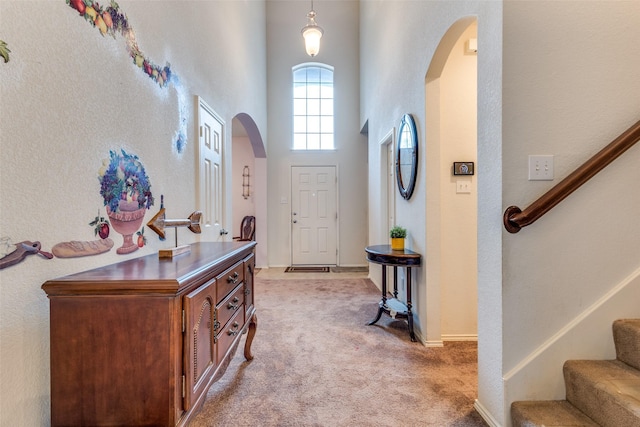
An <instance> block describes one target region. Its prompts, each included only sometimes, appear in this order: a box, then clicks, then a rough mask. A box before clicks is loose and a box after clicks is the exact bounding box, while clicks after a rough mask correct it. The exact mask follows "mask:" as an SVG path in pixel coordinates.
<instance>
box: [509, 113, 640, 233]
mask: <svg viewBox="0 0 640 427" xmlns="http://www.w3.org/2000/svg"><path fill="white" fill-rule="evenodd" d="M639 140H640V121H638V122H637V123H635V124H634V125H633V126H631V127H630V128H629V129H627V130H626V131H624V132H623V133H622V134H621V135H620V136H619V137H617V138H616V139H614V140H613V141H612V142H611V143H610V144H609V145H607V146H606V147H604V148H603V149H602V150H600V151H599V152H598V153H596V154H595V155H594V156H593V157H592V158H590V159H589V160H587V161H586V162H585V163H583V164H582V166H580V167H578V168H577V169H576V170H575V171H573V172H572V173H571V174H570V175H569V176H567V177H566V178H565V179H563V180H562V181H560V182H559V183H558V184H556V185H555V187H553V188H552V189H551V190H549V191H547V192H546V193H545V194H543V195H542V196H541V197H540V198H539V199H538V200H536V201H535V202H533V203H532V204H531V205H530V206H529V207H528V208H526V209H525V210H524V211H523V210H520V208H519V207H517V206H509V207H508V208H507V209H506V210H505V211H504V215H503V216H502V220H503V223H504V228H506V230H507V231H508V232H509V233H517V232H518V231H520V229H521V228H522V227H526V226H527V225H531V224H533V223H534V222H536V221H537V220H538V219H539V218H540V217H542V216H543V215H544V214H545V213H547V212H548V211H550V210H551V208H553V207H554V206H555V205H557V204H558V203H560V202H561V201H562V200H564V199H565V198H566V197H567V196H569V195H570V194H571V193H573V192H574V191H576V190H577V189H578V188H580V186H581V185H582V184H584V183H585V182H587V181H588V180H589V179H591V177H593V176H594V175H596V174H597V173H598V172H600V171H601V170H602V169H604V168H605V167H606V166H607V165H608V164H609V163H611V162H613V161H614V160H615V159H617V158H618V157H620V156H621V155H622V154H623V153H624V152H625V151H627V150H628V149H629V148H631V147H632V146H633V145H634V144H635V143H636V142H638V141H639Z"/></svg>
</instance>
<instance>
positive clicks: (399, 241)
mask: <svg viewBox="0 0 640 427" xmlns="http://www.w3.org/2000/svg"><path fill="white" fill-rule="evenodd" d="M389 237H391V249H392V250H394V251H402V250H404V239H405V238H406V237H407V229H406V228H402V227H400V226H399V225H396V226H394V227H393V228H392V229H391V230H390V231H389Z"/></svg>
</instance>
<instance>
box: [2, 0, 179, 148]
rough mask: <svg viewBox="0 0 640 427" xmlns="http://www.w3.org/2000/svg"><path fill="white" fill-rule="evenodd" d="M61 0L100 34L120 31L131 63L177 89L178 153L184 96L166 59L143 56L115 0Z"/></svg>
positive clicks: (176, 138)
mask: <svg viewBox="0 0 640 427" xmlns="http://www.w3.org/2000/svg"><path fill="white" fill-rule="evenodd" d="M65 1H66V3H67V4H68V5H69V6H70V7H71V8H73V9H75V10H76V11H78V13H79V14H80V16H82V17H83V18H84V19H85V20H86V21H87V22H89V23H90V24H91V25H92V26H93V27H95V28H97V29H98V30H99V31H100V34H102V35H103V36H104V35H105V34H108V35H110V36H112V37H113V38H114V39H115V37H116V34H120V35H122V36H123V37H124V38H125V40H126V45H127V52H128V53H129V56H130V57H131V59H132V60H133V63H134V64H135V65H136V66H137V67H138V68H140V69H141V70H142V71H143V72H144V73H145V74H147V76H149V78H150V79H152V80H153V81H154V82H156V83H157V84H158V85H159V86H160V87H161V88H164V87H167V85H168V84H169V82H171V83H173V85H174V87H175V88H176V91H177V92H178V110H179V111H178V114H179V115H180V120H179V125H178V130H177V131H176V136H175V149H176V151H177V152H178V153H182V151H183V150H184V147H185V146H186V144H187V138H186V126H187V120H186V118H185V117H184V115H185V111H186V108H185V107H184V102H185V101H184V98H185V97H184V95H183V94H182V93H181V90H180V88H179V84H180V83H179V79H178V78H177V76H176V75H174V74H173V72H172V71H171V65H170V64H169V63H168V62H167V64H166V65H165V66H164V67H161V66H159V65H157V64H155V63H154V62H153V61H151V60H150V59H149V58H147V57H145V56H144V54H143V53H142V51H141V50H140V48H139V47H138V43H137V42H136V36H135V32H134V31H133V28H132V27H131V25H130V24H129V20H128V19H127V16H126V15H125V14H124V13H122V12H121V11H120V6H119V5H118V3H116V2H115V0H111V2H110V3H109V5H108V6H106V7H104V6H101V5H100V4H99V3H98V2H97V1H93V0H65ZM5 62H6V61H5Z"/></svg>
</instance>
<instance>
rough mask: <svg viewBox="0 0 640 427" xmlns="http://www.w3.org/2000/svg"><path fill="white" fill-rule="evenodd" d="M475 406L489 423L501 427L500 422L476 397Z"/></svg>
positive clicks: (491, 426) (492, 426) (491, 425)
mask: <svg viewBox="0 0 640 427" xmlns="http://www.w3.org/2000/svg"><path fill="white" fill-rule="evenodd" d="M473 407H474V409H475V410H476V411H477V412H478V414H480V416H481V417H482V419H483V420H485V422H486V423H487V424H489V426H490V427H501V426H500V424H499V423H498V422H497V421H496V420H495V419H494V418H493V417H492V416H491V414H490V413H489V411H487V409H486V408H485V407H484V406H482V403H480V402H479V401H478V399H476V400H475V402H474V403H473Z"/></svg>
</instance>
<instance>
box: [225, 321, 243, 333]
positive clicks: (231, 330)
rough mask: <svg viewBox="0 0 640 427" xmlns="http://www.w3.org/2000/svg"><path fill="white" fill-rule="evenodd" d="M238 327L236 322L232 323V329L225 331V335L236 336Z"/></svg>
mask: <svg viewBox="0 0 640 427" xmlns="http://www.w3.org/2000/svg"><path fill="white" fill-rule="evenodd" d="M239 326H240V325H239V324H238V322H233V327H232V328H233V329H229V330H228V331H227V335H231V336H235V335H238V327H239Z"/></svg>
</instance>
